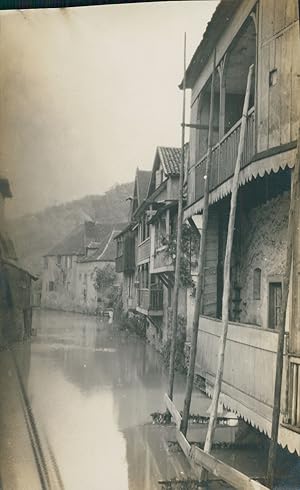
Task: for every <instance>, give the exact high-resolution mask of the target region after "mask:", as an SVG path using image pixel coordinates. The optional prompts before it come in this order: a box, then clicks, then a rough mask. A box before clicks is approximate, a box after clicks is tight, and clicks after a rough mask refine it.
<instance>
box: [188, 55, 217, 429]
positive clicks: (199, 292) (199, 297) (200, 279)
mask: <svg viewBox="0 0 300 490" xmlns="http://www.w3.org/2000/svg"><path fill="white" fill-rule="evenodd" d="M215 72H216V50H215V51H214V61H213V73H212V81H211V90H210V111H209V131H208V152H207V158H206V164H205V180H204V204H203V221H202V232H201V239H200V249H199V259H198V275H197V288H196V298H195V308H194V315H193V329H192V338H191V350H190V359H189V368H188V374H187V381H186V391H185V398H184V407H183V419H182V426H181V430H182V432H183V434H184V435H186V433H187V429H188V420H189V414H190V407H191V400H192V392H193V385H194V376H195V364H196V354H197V342H198V331H199V318H200V312H201V308H202V302H203V284H204V273H205V252H206V237H207V223H208V207H209V182H210V167H211V155H212V146H213V131H212V125H213V113H214V98H215Z"/></svg>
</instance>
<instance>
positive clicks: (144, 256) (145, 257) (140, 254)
mask: <svg viewBox="0 0 300 490" xmlns="http://www.w3.org/2000/svg"><path fill="white" fill-rule="evenodd" d="M149 260H150V237H149V238H147V239H146V240H144V241H143V242H142V243H140V244H139V245H138V248H137V264H142V263H145V262H149Z"/></svg>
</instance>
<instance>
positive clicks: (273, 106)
mask: <svg viewBox="0 0 300 490" xmlns="http://www.w3.org/2000/svg"><path fill="white" fill-rule="evenodd" d="M297 4H298V2H297V0H280V1H278V0H260V3H259V30H258V84H257V151H258V152H261V151H265V150H267V149H269V148H272V147H275V146H279V145H283V144H286V143H289V142H291V141H294V140H296V139H297V135H298V121H299V113H300V78H299V74H300V44H299V25H298V8H297ZM273 70H277V73H275V74H274V77H275V78H276V81H275V82H274V83H275V84H274V85H270V73H271V72H272V71H273Z"/></svg>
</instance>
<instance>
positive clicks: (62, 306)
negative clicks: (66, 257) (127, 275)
mask: <svg viewBox="0 0 300 490" xmlns="http://www.w3.org/2000/svg"><path fill="white" fill-rule="evenodd" d="M107 264H112V263H111V262H97V261H95V262H78V261H77V257H76V256H73V257H72V266H71V267H70V268H68V269H67V268H62V267H61V266H60V265H58V264H57V260H56V257H52V256H50V257H48V264H47V268H45V269H44V273H43V284H42V300H41V305H42V306H43V307H45V308H52V309H56V310H63V311H75V312H78V313H87V314H95V313H96V310H97V307H98V303H99V301H98V299H100V300H101V296H103V297H104V296H105V295H106V293H107V291H99V292H98V293H97V291H96V289H95V287H94V272H95V269H96V268H103V267H105V266H106V265H107ZM51 282H52V283H54V290H53V291H51V290H50V288H49V284H50V283H51ZM119 284H120V274H117V279H116V286H117V285H119Z"/></svg>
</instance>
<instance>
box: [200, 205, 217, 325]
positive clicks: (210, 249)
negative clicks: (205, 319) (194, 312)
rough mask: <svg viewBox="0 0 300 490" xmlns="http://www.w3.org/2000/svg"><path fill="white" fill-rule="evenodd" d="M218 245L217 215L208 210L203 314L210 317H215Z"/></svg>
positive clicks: (214, 210)
mask: <svg viewBox="0 0 300 490" xmlns="http://www.w3.org/2000/svg"><path fill="white" fill-rule="evenodd" d="M218 243H219V241H218V214H217V211H216V209H215V208H210V209H209V215H208V224H207V242H206V250H205V273H204V296H203V312H204V314H205V315H208V316H212V317H216V315H217V267H218Z"/></svg>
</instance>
